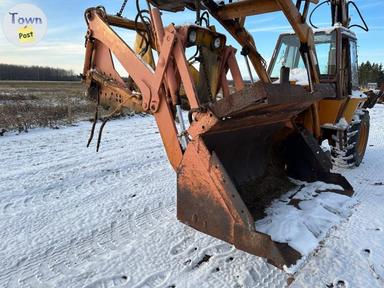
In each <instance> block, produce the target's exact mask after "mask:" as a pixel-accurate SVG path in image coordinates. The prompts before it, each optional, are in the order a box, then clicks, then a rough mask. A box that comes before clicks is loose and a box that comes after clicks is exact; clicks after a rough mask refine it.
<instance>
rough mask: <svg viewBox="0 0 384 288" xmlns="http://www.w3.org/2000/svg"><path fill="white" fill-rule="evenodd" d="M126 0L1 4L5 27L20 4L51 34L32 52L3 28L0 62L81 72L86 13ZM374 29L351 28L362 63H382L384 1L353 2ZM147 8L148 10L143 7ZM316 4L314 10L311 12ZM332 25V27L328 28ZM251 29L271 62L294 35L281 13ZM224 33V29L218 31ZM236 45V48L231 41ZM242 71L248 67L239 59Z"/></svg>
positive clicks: (178, 19) (255, 21) (173, 17)
mask: <svg viewBox="0 0 384 288" xmlns="http://www.w3.org/2000/svg"><path fill="white" fill-rule="evenodd" d="M122 2H123V0H30V1H29V0H23V1H19V0H0V18H1V23H2V22H3V18H4V15H5V13H7V11H8V10H9V8H11V7H12V6H14V5H16V4H18V3H31V4H35V5H37V6H39V7H40V8H41V9H42V10H43V11H44V12H45V14H46V16H47V19H48V32H47V35H46V36H45V38H44V39H43V41H41V42H39V43H38V44H36V45H35V46H34V47H18V46H15V45H13V44H11V43H9V42H8V41H7V39H6V38H5V36H4V32H3V29H0V63H9V64H25V65H42V66H52V67H60V68H65V69H73V70H74V71H76V72H78V73H80V72H81V70H82V65H83V55H84V35H85V32H86V25H85V22H84V16H83V15H84V11H85V9H86V8H88V7H92V6H97V5H102V6H104V7H105V8H106V9H107V12H108V13H110V14H116V13H117V11H118V10H119V7H120V5H121V3H122ZM134 2H135V1H134V0H128V5H127V8H126V10H125V14H124V15H125V16H126V17H129V18H131V19H132V18H134V17H135V15H136V8H135V6H134ZM355 2H356V4H357V5H358V6H359V7H360V10H361V12H362V14H363V15H364V16H365V18H366V21H367V23H368V25H369V27H370V29H371V31H370V32H368V33H366V32H364V31H362V30H360V29H357V28H353V30H354V31H355V32H356V33H357V35H358V38H359V53H360V54H359V61H360V62H362V61H367V60H370V61H373V62H382V63H384V13H383V11H384V1H383V0H355ZM143 7H145V5H144V4H143ZM313 7H314V5H312V8H313ZM351 16H352V22H353V23H356V24H360V23H361V21H360V19H359V17H358V15H357V13H356V12H355V11H354V10H353V11H352V12H351ZM193 21H194V14H193V13H192V12H184V13H182V12H181V13H177V14H171V13H166V14H165V15H164V23H165V24H167V23H170V22H174V23H176V24H183V23H192V22H193ZM314 22H315V23H318V24H320V25H321V26H322V27H324V26H327V24H328V23H329V22H330V9H329V6H327V5H323V6H322V8H320V9H319V10H318V13H316V15H315V16H314ZM328 25H329V24H328ZM247 28H248V29H249V30H250V31H251V32H252V35H253V36H254V38H255V41H256V45H257V48H258V50H259V52H260V53H261V55H263V57H264V58H265V59H266V60H267V61H269V59H270V57H271V55H272V52H273V49H274V47H275V43H276V40H277V38H278V35H279V34H280V33H282V32H287V31H290V26H289V24H288V22H287V21H286V20H285V18H284V16H283V14H282V13H281V12H276V13H270V14H264V15H260V16H254V17H251V18H249V19H248V20H247ZM219 31H220V29H219ZM123 38H124V39H125V40H126V41H127V42H130V41H132V39H134V34H133V32H130V33H126V34H124V35H123ZM229 43H230V44H231V45H233V46H235V47H236V46H237V45H235V43H234V42H233V41H232V40H230V41H229ZM239 62H240V66H241V67H244V63H243V61H242V60H241V59H240V61H239Z"/></svg>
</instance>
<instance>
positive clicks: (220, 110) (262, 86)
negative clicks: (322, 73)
mask: <svg viewBox="0 0 384 288" xmlns="http://www.w3.org/2000/svg"><path fill="white" fill-rule="evenodd" d="M335 96H336V95H335V89H334V86H333V85H332V84H318V85H316V86H315V92H314V93H310V92H308V91H307V90H306V89H305V88H303V87H301V86H295V85H290V84H266V83H261V82H257V83H255V84H252V85H250V86H247V87H246V88H245V89H243V90H242V91H239V92H236V93H234V94H231V95H229V96H228V97H226V98H224V99H221V100H219V101H217V102H216V103H212V104H211V105H210V109H211V110H212V112H213V113H214V114H215V115H216V116H217V117H219V118H223V117H236V116H238V115H244V114H246V113H248V114H249V113H252V114H253V115H255V114H258V113H261V114H264V113H269V112H273V111H279V110H284V109H287V111H289V107H292V106H293V107H296V108H297V109H295V110H297V111H296V114H297V113H300V112H301V111H303V110H305V109H306V108H308V107H309V106H310V105H311V104H312V103H314V102H316V101H319V100H321V99H323V98H326V97H327V98H333V97H335ZM276 105H279V107H277V108H276V107H275V108H271V107H272V106H276ZM258 110H259V111H258Z"/></svg>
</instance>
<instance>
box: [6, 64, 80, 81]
mask: <svg viewBox="0 0 384 288" xmlns="http://www.w3.org/2000/svg"><path fill="white" fill-rule="evenodd" d="M0 80H3V81H7V80H9V81H12V80H15V81H17V80H19V81H20V80H24V81H79V80H80V75H78V74H76V73H75V72H74V71H73V70H66V69H61V68H52V67H44V66H24V65H14V64H0Z"/></svg>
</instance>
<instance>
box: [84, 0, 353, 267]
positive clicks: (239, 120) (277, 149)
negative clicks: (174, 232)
mask: <svg viewBox="0 0 384 288" xmlns="http://www.w3.org/2000/svg"><path fill="white" fill-rule="evenodd" d="M192 2H194V1H166V0H158V1H157V0H156V1H151V3H154V4H155V5H158V7H160V8H161V9H165V10H171V11H179V10H183V9H184V8H185V7H191V8H193V7H192V5H191V6H190V4H191V3H192ZM202 2H203V3H205V4H206V8H207V9H208V10H209V11H210V12H211V13H213V14H214V15H213V16H215V15H216V16H217V14H215V13H216V10H215V9H217V7H218V6H217V4H216V3H214V1H211V0H205V1H202ZM259 2H260V1H259ZM264 2H265V1H264ZM285 2H287V1H285V0H277V1H276V3H280V4H279V5H280V6H281V7H280V6H279V7H280V8H282V9H285V13H286V14H287V15H288V16H290V17H291V16H292V17H295V15H296V16H297V13H296V12H297V11H296V10H294V11H290V10H291V8H292V5H288V4H287V3H285ZM282 3H283V4H282ZM292 9H293V8H292ZM150 14H151V18H152V24H151V25H152V27H151V28H152V32H153V34H154V35H153V36H154V38H156V39H153V40H155V42H156V46H157V47H152V48H154V49H155V48H156V49H157V50H158V52H159V57H158V62H157V65H155V66H154V67H150V66H149V65H147V63H145V61H144V60H143V57H141V56H140V55H138V54H137V53H135V51H134V49H132V48H130V47H129V46H128V45H127V44H126V43H125V42H124V41H123V40H122V39H121V38H120V37H119V36H118V35H117V34H116V32H115V31H113V30H112V29H111V27H110V25H109V23H108V21H110V22H111V23H110V24H112V22H113V23H115V24H116V25H117V26H119V25H120V26H124V25H125V26H126V27H125V28H128V29H129V26H130V25H131V24H132V23H130V22H129V21H125V20H121V21H120V20H118V19H115V18H114V17H108V16H107V15H106V13H105V11H104V10H103V9H100V8H92V9H89V10H87V13H86V20H87V23H88V28H89V30H88V34H87V35H88V38H87V39H88V43H87V53H86V54H87V59H86V61H85V66H84V71H86V72H87V74H86V75H85V77H86V82H88V84H89V85H90V87H93V88H94V86H92V84H99V85H100V89H99V90H97V89H95V90H97V91H99V93H103V94H102V95H101V96H102V97H101V98H102V99H101V100H102V101H101V102H103V101H107V102H108V101H110V102H118V103H120V104H121V103H122V102H124V99H123V98H124V97H125V98H134V96H135V97H136V96H137V100H138V104H141V106H142V109H143V110H144V111H151V112H152V113H153V115H154V117H155V119H156V123H157V125H158V127H159V130H160V135H161V138H162V141H163V143H164V146H165V149H166V152H167V156H168V158H169V161H170V162H171V165H172V166H173V168H174V169H175V170H176V171H177V183H178V184H177V185H178V187H177V217H178V219H179V220H180V221H182V222H183V223H186V224H187V225H190V226H191V227H193V228H195V229H197V230H199V231H202V232H204V233H206V234H209V235H212V236H214V237H217V238H220V239H222V240H224V241H227V242H229V243H232V244H234V245H235V246H236V247H238V248H239V249H242V250H244V251H247V252H249V253H252V254H254V255H259V256H262V257H265V258H267V259H268V261H269V262H270V263H272V264H274V265H276V266H277V267H279V268H282V267H283V265H290V264H294V263H295V262H296V260H297V259H298V258H299V257H300V255H299V253H298V252H297V251H295V250H294V249H292V248H290V247H288V246H287V245H285V244H279V243H276V242H273V241H272V240H271V238H270V237H269V236H267V235H265V234H262V233H257V232H256V231H255V220H257V219H259V218H261V217H263V212H264V209H265V208H267V207H268V206H269V205H270V203H271V202H272V201H273V199H275V198H277V197H279V196H280V195H281V194H283V193H285V192H287V191H288V190H289V189H291V188H292V183H291V182H290V181H289V178H288V176H294V177H296V178H298V179H302V180H308V181H317V180H321V181H325V182H328V183H333V184H339V185H341V187H343V189H344V190H343V191H341V192H340V193H345V194H347V195H350V194H351V193H352V192H353V190H352V187H351V186H350V185H349V183H348V182H347V181H346V180H345V178H343V177H342V176H340V175H337V174H331V173H329V170H330V166H329V163H328V159H327V158H326V157H325V156H326V155H324V153H321V152H319V149H320V146H319V145H318V143H317V140H316V139H315V138H314V136H313V135H312V134H311V133H310V132H308V131H306V130H300V128H299V127H297V124H298V123H296V122H295V118H297V117H298V115H301V113H303V112H304V111H311V110H310V109H316V103H317V102H318V101H319V100H320V99H323V98H325V97H327V98H329V97H331V98H332V97H335V88H334V86H332V85H326V84H324V85H315V86H314V87H315V89H314V93H310V92H308V91H307V90H306V89H305V88H303V87H299V86H292V85H288V84H287V85H284V84H281V85H272V84H266V83H269V82H270V79H269V77H268V75H267V73H266V70H265V67H264V65H263V61H262V58H261V56H260V55H259V54H258V52H257V50H256V48H255V44H254V42H253V39H252V37H251V36H250V35H249V34H248V33H247V31H246V30H245V29H244V27H243V26H242V24H241V21H238V20H237V19H231V20H220V22H221V23H222V24H223V25H224V26H225V28H227V29H228V30H229V31H230V32H231V33H232V35H234V37H235V38H236V39H238V40H239V42H240V44H242V46H243V47H245V48H248V49H250V54H249V57H250V59H251V61H252V63H253V64H254V65H255V67H256V68H257V71H258V73H259V75H261V77H260V78H261V79H262V80H263V82H265V83H261V82H260V83H256V84H254V85H252V86H250V87H246V88H244V81H243V79H242V76H241V73H240V70H239V67H238V64H237V62H236V60H235V50H234V48H232V47H229V46H225V47H221V48H222V49H220V50H219V49H218V50H217V51H214V49H211V48H210V45H211V44H212V39H215V38H216V37H217V36H218V35H219V34H218V33H217V32H216V31H214V30H209V29H206V28H201V29H202V31H203V34H204V35H203V36H204V37H203V40H204V41H201V42H202V43H205V48H207V49H211V50H209V53H205V54H204V55H203V57H201V58H204V56H206V58H211V59H209V60H210V61H207V63H208V64H211V65H212V66H215V67H210V68H212V69H213V68H215V69H213V70H215V73H212V72H213V70H212V69H211V70H208V73H210V74H212V75H209V77H206V78H207V79H203V78H204V77H202V75H200V81H206V82H209V83H210V84H212V83H213V84H214V87H213V88H214V89H212V90H211V93H210V94H212V95H199V93H198V91H199V89H198V88H199V87H197V85H196V82H195V80H194V78H193V77H192V73H191V70H190V68H189V67H190V63H189V62H188V61H187V59H186V54H185V49H186V47H187V46H191V45H192V44H193V43H189V36H190V35H189V31H190V29H196V26H194V25H192V26H181V27H176V26H175V25H170V26H168V28H166V29H165V28H164V27H163V24H162V21H161V17H160V11H159V10H157V9H155V8H154V9H152V11H150ZM108 19H109V20H108ZM289 20H290V21H293V20H292V19H289ZM124 21H125V22H124ZM232 24H233V25H232ZM231 25H232V26H231ZM295 25H296V26H295V27H296V28H297V29H301V28H303V29H304V30H305V28H306V27H305V26H301V25H300V24H297V23H296V24H295ZM301 32H302V31H301ZM223 37H224V36H223ZM207 39H208V40H207ZM192 42H193V41H192ZM202 43H200V44H201V45H202ZM207 43H208V44H207ZM151 45H154V44H153V43H152V44H151ZM201 45H200V46H201ZM223 45H224V42H223ZM198 46H199V45H198ZM203 46H204V45H203ZM198 48H201V47H198ZM205 52H207V51H205ZM211 52H212V53H211ZM112 53H113V54H114V55H115V56H116V58H117V59H118V60H119V61H120V62H121V64H122V66H123V67H124V68H125V69H126V70H127V72H128V74H129V75H130V78H131V79H132V81H133V82H134V87H133V88H132V87H127V85H126V84H125V82H124V81H123V80H122V78H121V77H120V76H119V74H118V73H117V72H116V70H115V67H114V64H113V59H112V56H111V55H112ZM207 54H211V55H207ZM218 54H220V55H218ZM203 60H204V59H203ZM203 60H201V61H203ZM205 64H206V63H205ZM202 66H203V65H202ZM200 70H201V69H200ZM95 71H98V72H102V73H94V72H95ZM229 71H230V72H231V73H232V76H233V80H234V83H235V88H236V91H237V92H236V93H234V94H232V95H230V94H229V90H230V89H229V87H228V86H229V85H228V80H227V79H226V75H227V73H228V72H229ZM200 72H201V71H200ZM103 73H104V74H103ZM213 74H214V75H213ZM210 77H211V78H210ZM203 84H207V83H203ZM212 86H213V85H212ZM220 86H221V87H220ZM181 87H182V88H183V90H184V91H185V93H186V96H187V98H188V102H189V106H190V107H191V110H190V115H189V116H190V121H191V125H190V128H189V129H188V130H187V131H179V130H178V128H177V126H176V118H175V114H174V111H175V108H176V105H178V103H179V96H180V95H179V92H180V90H181ZM203 87H205V86H204V85H201V86H200V88H201V89H203ZM220 88H221V90H222V91H223V96H224V98H223V99H221V100H219V101H217V102H216V99H217V98H218V97H217V96H218V95H217V94H218V91H219V90H220ZM201 89H200V90H201ZM134 92H135V93H134ZM111 93H114V94H113V95H112V94H111ZM115 94H117V95H115ZM104 96H105V97H104ZM112 96H113V97H112ZM116 96H117V97H116ZM120 96H121V97H120ZM202 96H205V97H202ZM207 96H209V97H207ZM211 96H212V97H211ZM202 98H204V99H202ZM314 112H316V111H314ZM313 114H314V115H315V114H316V113H313ZM179 120H180V119H179ZM315 120H316V119H313V123H314V125H316V121H315ZM182 137H185V139H187V140H188V143H181V141H180V138H182ZM186 142H187V141H186Z"/></svg>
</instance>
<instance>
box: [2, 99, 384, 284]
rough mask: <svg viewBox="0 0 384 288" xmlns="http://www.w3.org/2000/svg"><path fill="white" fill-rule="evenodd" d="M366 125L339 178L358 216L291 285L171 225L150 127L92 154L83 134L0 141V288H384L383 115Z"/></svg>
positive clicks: (135, 125) (134, 123)
mask: <svg viewBox="0 0 384 288" xmlns="http://www.w3.org/2000/svg"><path fill="white" fill-rule="evenodd" d="M371 122H372V124H371V135H370V139H369V147H368V150H367V154H366V158H365V161H364V162H363V164H362V165H361V166H360V167H359V168H356V169H353V170H348V169H345V170H339V172H341V173H343V174H344V175H345V176H346V177H347V178H348V179H349V181H350V182H351V183H352V185H353V186H354V188H355V192H356V193H355V196H354V198H355V199H354V201H356V202H357V203H358V204H357V205H355V206H354V207H353V208H352V210H351V212H352V214H351V216H350V217H346V218H343V219H342V221H341V222H340V223H339V225H338V226H337V227H335V228H331V229H330V231H329V233H328V235H326V237H325V240H324V241H322V242H321V243H320V246H319V247H318V249H316V250H315V251H314V252H312V253H310V255H309V256H308V257H307V258H306V259H305V263H304V265H303V267H302V268H301V269H300V270H299V271H298V272H297V273H296V274H294V275H289V274H287V273H286V272H284V271H280V270H278V269H276V268H274V267H273V266H270V265H268V264H266V262H265V261H264V260H263V259H261V258H258V257H255V256H251V255H249V254H247V253H244V252H241V251H237V250H236V249H234V248H233V247H232V246H231V245H228V244H226V243H224V242H221V241H219V240H216V239H214V238H212V237H209V236H206V235H204V234H201V233H199V232H197V231H195V230H193V229H191V228H189V227H187V226H185V225H183V224H181V223H179V222H178V221H177V220H176V215H175V214H176V213H175V196H176V178H175V173H174V172H173V170H172V169H171V167H170V165H169V164H168V160H167V158H166V156H165V153H164V151H163V146H162V143H161V141H160V136H159V134H158V132H157V127H156V124H155V122H154V119H153V118H152V117H134V118H130V119H124V120H116V121H112V122H111V123H109V124H108V126H107V127H106V131H105V134H104V141H103V143H102V147H101V152H99V153H95V149H94V147H92V148H90V149H87V148H85V145H86V141H87V138H88V134H89V130H90V126H91V125H90V123H85V122H84V123H80V124H78V126H76V127H70V128H65V129H61V130H49V129H36V130H33V131H32V132H30V133H28V134H22V135H18V136H17V135H10V136H5V137H0V287H94V288H99V287H100V288H101V287H129V288H131V287H136V288H138V287H143V288H144V287H153V288H154V287H169V288H171V287H183V288H184V287H199V288H200V287H220V288H224V287H231V288H235V287H237V288H238V287H268V288H269V287H286V286H287V282H289V283H291V282H292V281H293V282H292V284H291V287H323V288H332V287H334V288H336V287H348V288H352V287H358V288H360V287H372V288H374V287H384V249H383V246H384V186H383V184H384V126H383V125H384V106H383V105H380V106H377V107H376V108H375V109H374V110H372V111H371ZM207 255H208V256H210V257H207ZM207 258H208V259H207ZM203 260H205V261H203ZM293 278H294V279H293Z"/></svg>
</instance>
